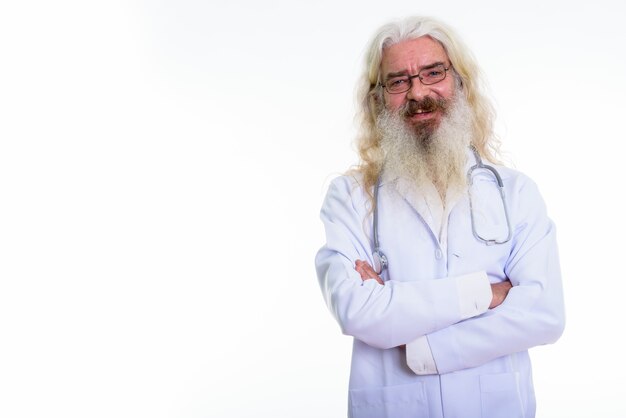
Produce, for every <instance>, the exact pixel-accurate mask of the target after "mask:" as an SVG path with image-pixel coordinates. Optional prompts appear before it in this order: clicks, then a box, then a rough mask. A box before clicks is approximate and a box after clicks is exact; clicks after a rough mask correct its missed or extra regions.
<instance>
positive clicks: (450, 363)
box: [427, 179, 565, 374]
mask: <svg viewBox="0 0 626 418" xmlns="http://www.w3.org/2000/svg"><path fill="white" fill-rule="evenodd" d="M518 189H519V191H518V193H517V194H516V197H515V198H514V199H511V200H509V202H511V203H512V204H511V206H512V209H513V210H512V211H511V212H512V216H513V225H514V227H515V230H514V231H515V232H514V238H513V239H514V241H513V244H512V249H511V254H510V256H509V259H508V260H507V262H506V265H505V274H506V276H507V277H508V278H509V279H510V280H511V283H512V284H513V288H511V290H510V291H509V294H508V296H507V297H506V299H505V300H504V302H503V303H502V304H501V305H500V306H498V307H497V308H495V309H492V310H489V311H487V312H485V313H484V314H482V315H480V316H477V317H474V318H471V319H468V320H466V321H463V322H460V323H457V324H454V325H452V326H449V327H447V328H444V329H442V330H439V331H436V332H434V333H431V334H429V335H428V337H427V338H428V341H429V344H430V347H431V349H432V353H433V357H434V359H435V363H436V365H437V370H438V371H439V373H442V374H443V373H448V372H454V371H457V370H461V369H465V368H470V367H476V366H480V365H482V364H484V363H486V362H488V361H491V360H493V359H495V358H498V357H501V356H504V355H508V354H512V353H515V352H519V351H523V350H527V349H529V348H531V347H534V346H537V345H542V344H548V343H552V342H554V341H556V340H557V339H558V338H559V337H560V336H561V334H562V332H563V328H564V325H565V314H564V306H563V293H562V285H561V272H560V267H559V256H558V250H557V244H556V232H555V227H554V225H553V223H552V222H551V221H550V219H548V217H547V214H546V209H545V205H544V202H543V199H542V198H541V196H540V194H539V191H538V190H537V187H536V185H535V184H534V183H533V182H532V181H530V180H528V179H526V181H524V182H522V184H521V185H520V186H518Z"/></svg>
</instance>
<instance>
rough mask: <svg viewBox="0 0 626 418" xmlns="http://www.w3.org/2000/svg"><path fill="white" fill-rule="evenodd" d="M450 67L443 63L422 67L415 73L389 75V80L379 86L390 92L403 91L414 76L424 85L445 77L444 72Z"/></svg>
mask: <svg viewBox="0 0 626 418" xmlns="http://www.w3.org/2000/svg"><path fill="white" fill-rule="evenodd" d="M451 67H452V65H450V66H449V67H448V68H446V67H444V65H443V64H437V65H434V66H432V67H429V68H424V69H423V70H421V71H420V72H419V73H417V74H416V75H401V76H398V77H391V78H390V79H389V80H387V81H385V82H384V83H381V84H380V86H382V87H384V88H385V90H387V92H388V93H391V94H398V93H405V92H407V91H409V90H411V87H413V79H414V78H419V80H420V83H422V84H423V85H425V86H430V85H431V84H437V83H439V82H440V81H443V80H444V79H445V78H446V74H447V72H448V70H449V69H450V68H451Z"/></svg>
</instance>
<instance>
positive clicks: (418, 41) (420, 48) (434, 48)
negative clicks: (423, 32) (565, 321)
mask: <svg viewBox="0 0 626 418" xmlns="http://www.w3.org/2000/svg"><path fill="white" fill-rule="evenodd" d="M448 61H449V60H448V55H447V54H446V51H445V49H444V48H443V46H442V45H441V44H440V43H439V42H438V41H436V40H434V39H432V38H431V37H429V36H422V37H419V38H415V39H409V40H406V41H401V42H398V43H396V44H393V45H390V46H388V47H386V48H385V49H384V50H383V55H382V61H381V70H382V73H383V76H385V75H386V74H387V73H396V72H403V71H406V72H411V71H415V70H418V69H420V68H423V67H426V66H429V65H433V64H435V63H438V62H448Z"/></svg>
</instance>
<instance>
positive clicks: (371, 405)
mask: <svg viewBox="0 0 626 418" xmlns="http://www.w3.org/2000/svg"><path fill="white" fill-rule="evenodd" d="M429 416H430V414H429V413H428V398H427V397H426V388H425V387H424V383H422V382H419V383H411V384H408V385H396V386H386V387H382V388H368V389H352V390H350V418H428V417H429Z"/></svg>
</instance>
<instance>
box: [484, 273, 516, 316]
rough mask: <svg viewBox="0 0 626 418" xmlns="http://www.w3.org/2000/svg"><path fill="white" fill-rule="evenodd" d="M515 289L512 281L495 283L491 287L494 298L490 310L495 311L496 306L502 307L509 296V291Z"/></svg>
mask: <svg viewBox="0 0 626 418" xmlns="http://www.w3.org/2000/svg"><path fill="white" fill-rule="evenodd" d="M511 287H513V285H512V284H511V281H510V280H508V279H507V280H505V281H503V282H501V283H494V284H492V285H491V293H492V294H493V296H492V297H491V304H490V305H489V309H493V308H495V307H496V306H498V305H500V304H501V303H502V302H504V299H506V296H507V295H508V294H509V290H510V289H511Z"/></svg>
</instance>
